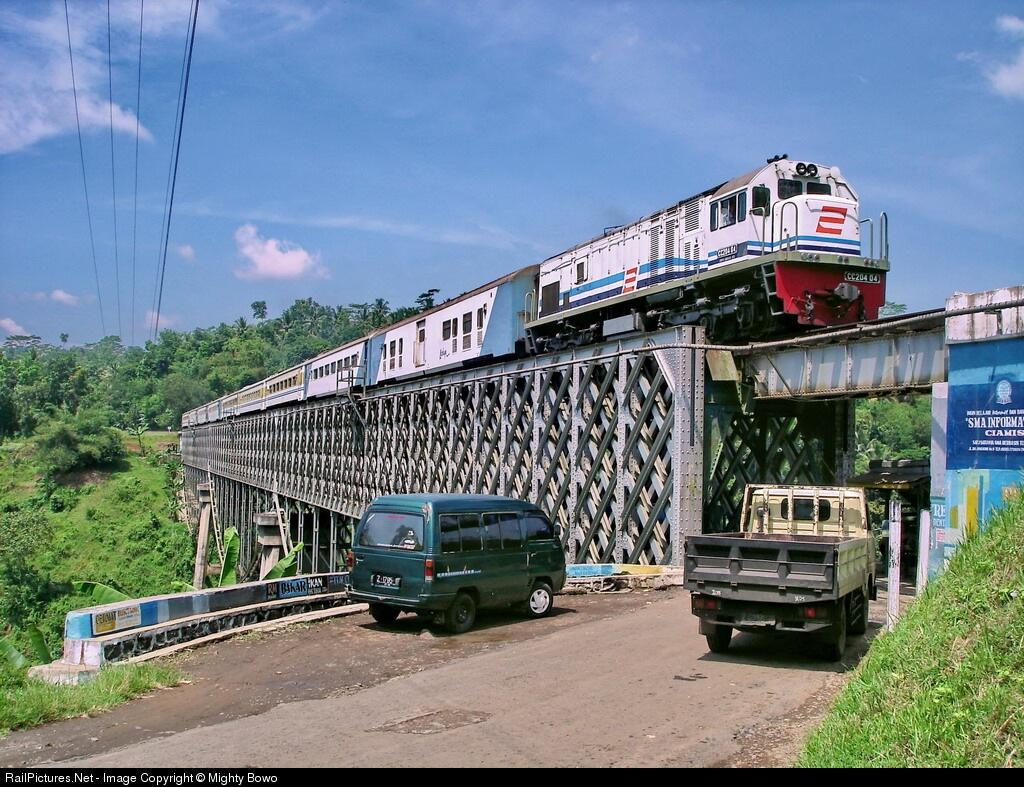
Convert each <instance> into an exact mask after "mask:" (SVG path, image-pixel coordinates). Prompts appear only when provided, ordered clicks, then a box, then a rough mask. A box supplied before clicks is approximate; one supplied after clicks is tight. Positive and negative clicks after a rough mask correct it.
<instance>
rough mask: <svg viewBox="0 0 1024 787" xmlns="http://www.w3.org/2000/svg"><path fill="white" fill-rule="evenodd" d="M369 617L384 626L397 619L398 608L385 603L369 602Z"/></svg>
mask: <svg viewBox="0 0 1024 787" xmlns="http://www.w3.org/2000/svg"><path fill="white" fill-rule="evenodd" d="M370 617H371V618H373V619H374V620H376V621H377V622H378V623H381V624H383V625H385V626H386V625H388V624H389V623H394V622H395V621H396V620H398V608H397V607H389V606H388V605H387V604H370Z"/></svg>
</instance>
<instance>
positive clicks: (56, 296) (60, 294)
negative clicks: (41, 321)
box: [50, 290, 82, 306]
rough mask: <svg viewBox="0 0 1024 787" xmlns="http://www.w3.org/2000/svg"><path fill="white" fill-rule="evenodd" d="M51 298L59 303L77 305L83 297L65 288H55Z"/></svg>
mask: <svg viewBox="0 0 1024 787" xmlns="http://www.w3.org/2000/svg"><path fill="white" fill-rule="evenodd" d="M50 300H52V301H56V302H57V303H63V304H64V305H65V306H77V305H78V304H79V303H81V301H82V299H81V298H79V297H78V296H77V295H72V294H71V293H70V292H65V291H64V290H54V291H53V292H51V293H50Z"/></svg>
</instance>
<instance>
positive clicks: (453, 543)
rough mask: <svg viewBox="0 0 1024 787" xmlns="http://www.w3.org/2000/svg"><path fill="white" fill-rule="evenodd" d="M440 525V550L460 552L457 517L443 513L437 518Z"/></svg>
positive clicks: (460, 543)
mask: <svg viewBox="0 0 1024 787" xmlns="http://www.w3.org/2000/svg"><path fill="white" fill-rule="evenodd" d="M438 522H439V524H440V526H441V551H442V552H461V551H462V541H461V539H460V538H459V518H458V517H457V516H454V515H452V514H443V515H442V516H440V517H439V518H438Z"/></svg>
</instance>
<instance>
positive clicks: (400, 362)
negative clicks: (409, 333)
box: [398, 339, 405, 369]
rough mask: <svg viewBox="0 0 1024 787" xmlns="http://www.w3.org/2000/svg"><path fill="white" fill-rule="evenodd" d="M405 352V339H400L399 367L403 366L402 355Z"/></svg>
mask: <svg viewBox="0 0 1024 787" xmlns="http://www.w3.org/2000/svg"><path fill="white" fill-rule="evenodd" d="M404 354H405V340H404V339H399V340H398V368H399V369H401V368H402V356H403V355H404Z"/></svg>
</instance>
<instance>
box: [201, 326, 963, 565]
mask: <svg viewBox="0 0 1024 787" xmlns="http://www.w3.org/2000/svg"><path fill="white" fill-rule="evenodd" d="M950 314H951V313H947V312H944V311H942V310H937V311H933V312H923V313H920V314H916V315H909V316H905V317H900V318H896V319H890V320H880V321H877V322H874V323H868V324H864V325H860V326H857V327H854V328H848V329H842V330H830V331H822V332H817V333H812V334H807V335H803V336H800V337H798V338H796V339H789V340H785V341H779V342H768V343H760V344H750V345H745V346H739V347H723V346H714V345H710V344H707V343H706V342H705V341H704V336H703V332H702V331H701V329H699V328H690V327H686V328H675V329H669V330H665V331H660V332H657V333H651V334H644V335H637V336H633V337H629V338H623V339H620V340H617V341H609V342H605V343H603V344H600V345H594V346H588V347H585V348H577V349H574V350H571V351H563V352H556V353H551V354H548V355H544V356H536V357H531V358H528V359H517V360H510V361H505V362H502V363H496V364H493V365H489V366H482V367H479V368H474V369H469V370H461V371H458V372H452V373H446V374H441V375H436V376H432V377H426V378H422V379H419V380H416V381H413V382H405V383H401V384H397V385H391V386H387V387H379V388H374V389H368V390H367V391H365V393H363V394H358V395H356V396H354V397H347V396H343V397H335V398H328V399H317V400H312V401H306V402H301V403H296V404H295V405H293V406H286V407H282V408H276V409H271V410H266V411H262V412H258V413H251V414H248V415H244V416H241V417H238V418H234V419H231V420H228V421H222V422H217V423H213V424H206V425H202V426H198V427H193V428H189V429H185V430H183V431H182V433H181V453H182V460H183V465H184V493H185V500H186V505H187V508H188V510H189V515H190V518H191V519H192V520H193V522H198V521H199V517H200V502H199V500H200V495H199V493H200V491H202V492H203V493H204V499H205V498H206V494H205V493H206V492H207V490H209V492H210V493H211V495H210V497H211V498H212V510H213V520H214V525H213V527H214V533H215V535H216V537H217V543H218V544H219V543H220V542H221V538H222V536H223V531H224V530H225V529H226V528H227V527H231V526H234V527H236V528H238V530H239V532H240V534H241V537H242V539H241V540H242V545H241V559H240V563H239V565H240V568H241V570H242V571H243V572H245V575H246V578H249V579H256V578H257V577H256V576H255V574H256V573H257V571H258V565H259V562H260V549H261V546H260V542H259V540H258V535H257V530H258V526H257V521H263V522H266V521H268V520H267V512H272V514H273V515H274V516H273V517H271V520H272V521H274V520H276V522H277V523H278V524H279V526H280V533H281V538H282V540H283V542H284V544H285V545H287V544H288V543H298V542H302V543H303V545H304V548H303V550H302V553H301V558H300V567H299V570H300V572H317V571H334V570H336V569H337V568H338V567H339V566H341V565H343V564H344V552H345V550H347V549H348V548H349V547H350V545H351V541H352V535H353V530H354V526H355V523H356V522H357V520H358V517H359V516H360V514H361V513H362V511H363V509H364V507H365V506H366V505H367V504H368V503H369V502H370V501H371V500H372V499H373V498H374V497H376V496H378V495H383V494H396V493H403V492H413V491H417V492H420V491H430V492H461V493H479V494H500V495H507V496H512V497H517V498H522V499H527V500H531V501H533V502H535V503H537V504H538V505H539V506H540V507H541V508H543V509H544V510H545V511H546V512H547V513H548V514H549V515H550V516H551V517H552V519H553V520H554V521H555V522H557V523H558V524H559V525H560V527H561V533H562V537H563V541H564V544H565V550H566V557H567V560H569V561H571V562H577V563H605V562H623V563H641V564H671V563H673V562H674V561H676V560H677V556H678V555H680V554H682V549H681V546H682V539H683V538H684V537H685V535H686V534H688V533H699V532H717V531H723V530H728V529H735V527H736V524H737V519H738V514H739V511H738V509H739V505H740V503H741V501H742V493H743V487H744V485H745V484H746V483H747V482H750V481H757V482H778V483H811V484H814V483H821V484H832V483H842V482H843V481H844V480H845V478H846V477H847V476H848V475H849V474H850V473H851V471H852V463H853V447H854V439H853V426H854V419H853V403H852V401H851V399H852V398H855V397H857V396H864V395H885V394H895V393H900V392H907V391H925V392H927V391H929V390H930V387H931V386H932V385H933V384H934V383H937V382H942V381H944V380H945V378H946V351H945V342H944V325H945V318H946V317H948V316H950ZM206 505H210V504H209V503H207V504H206ZM260 514H263V515H264V516H263V517H262V518H261V519H260V520H258V519H257V516H258V515H260ZM262 543H264V544H265V543H266V542H265V541H263V542H262Z"/></svg>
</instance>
